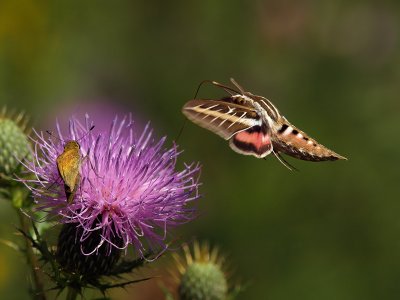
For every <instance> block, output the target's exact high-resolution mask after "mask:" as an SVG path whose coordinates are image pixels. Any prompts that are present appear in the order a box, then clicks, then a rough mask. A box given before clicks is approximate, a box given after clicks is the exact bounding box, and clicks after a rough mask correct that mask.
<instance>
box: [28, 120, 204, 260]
mask: <svg viewBox="0 0 400 300" xmlns="http://www.w3.org/2000/svg"><path fill="white" fill-rule="evenodd" d="M93 125H94V124H92V122H91V121H90V118H89V117H88V116H87V115H86V118H85V122H84V124H82V123H81V122H79V121H78V120H77V119H75V118H72V119H71V120H70V122H69V132H68V133H67V134H63V133H62V132H61V129H60V126H59V124H58V123H57V135H58V137H57V138H55V137H54V136H53V137H52V136H50V135H48V134H46V133H36V139H34V144H35V151H34V160H33V161H31V162H30V163H28V164H27V168H28V169H29V170H30V171H31V172H33V173H34V174H35V175H36V176H35V177H36V179H35V180H31V181H29V182H28V181H25V183H26V185H27V186H28V187H29V188H30V189H31V190H32V192H33V194H34V197H35V201H36V202H37V207H38V209H40V210H46V211H48V212H49V214H50V215H53V216H59V217H60V219H61V222H62V223H73V224H76V226H77V227H78V228H79V230H77V231H75V232H76V235H77V236H76V237H75V239H76V240H77V241H78V242H80V243H81V244H85V245H92V244H93V242H91V243H84V242H85V241H86V240H87V239H89V238H91V237H93V236H94V235H96V237H95V239H94V240H96V241H97V242H96V244H95V245H93V247H92V248H90V249H89V248H88V247H81V250H82V252H83V253H84V254H85V255H89V254H92V253H95V252H96V251H97V252H98V250H99V248H100V247H101V246H102V245H106V246H107V247H108V249H109V250H110V251H111V249H112V248H113V247H115V248H118V249H126V247H127V246H128V245H129V244H133V246H134V248H135V249H136V250H137V251H138V252H139V254H140V255H142V256H143V255H144V253H145V252H147V251H149V250H151V249H153V247H157V248H159V247H166V236H167V232H168V231H169V229H170V228H171V227H173V226H175V225H179V224H181V223H184V222H186V221H189V220H191V219H192V218H193V217H194V215H195V210H194V208H193V207H192V206H191V205H190V202H192V201H194V200H196V199H198V198H199V195H198V187H199V183H198V175H199V168H200V167H199V165H198V164H190V165H185V166H184V168H183V170H181V171H176V170H175V165H176V160H177V157H178V155H179V152H178V151H177V148H176V147H172V148H170V149H164V146H163V145H164V142H165V137H164V138H161V139H160V140H158V141H157V140H155V139H154V138H153V135H152V130H151V129H149V126H146V128H145V129H144V130H143V132H142V133H141V134H139V135H136V134H135V132H134V126H133V121H132V120H131V118H130V117H125V118H123V119H122V120H119V119H118V118H115V119H114V120H113V122H112V123H111V125H110V129H109V130H108V131H107V132H96V128H95V130H91V128H92V127H93ZM68 141H76V142H77V143H78V144H79V149H78V152H74V153H75V154H72V155H70V156H68V155H67V156H66V158H65V157H64V156H63V164H64V166H63V168H62V171H60V166H59V165H57V163H56V162H57V158H59V157H60V155H61V154H65V153H66V150H65V149H64V147H65V145H66V142H68ZM76 153H78V154H79V157H77V155H76ZM64 158H65V159H64ZM59 162H60V160H59ZM74 167H77V168H78V171H77V172H75V171H74V169H73V168H74ZM65 172H66V173H69V174H67V175H66V174H65ZM74 172H75V173H74ZM74 174H77V176H76V178H77V179H76V180H75V181H76V182H75V181H74V180H73V178H75V176H73V175H74ZM67 177H68V180H67V179H66V178H67ZM71 178H72V179H71ZM71 180H72V182H75V183H76V186H75V187H74V188H71V184H69V183H68V182H69V181H71ZM67 181H68V182H67ZM68 192H69V193H72V194H73V197H72V199H73V200H72V201H67V196H68Z"/></svg>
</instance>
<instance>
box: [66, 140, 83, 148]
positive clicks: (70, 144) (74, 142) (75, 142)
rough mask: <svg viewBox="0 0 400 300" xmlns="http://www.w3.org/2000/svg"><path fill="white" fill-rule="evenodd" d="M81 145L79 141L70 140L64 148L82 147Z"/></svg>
mask: <svg viewBox="0 0 400 300" xmlns="http://www.w3.org/2000/svg"><path fill="white" fill-rule="evenodd" d="M80 148H81V147H80V145H79V144H78V142H77V141H68V142H66V143H65V146H64V150H75V149H80Z"/></svg>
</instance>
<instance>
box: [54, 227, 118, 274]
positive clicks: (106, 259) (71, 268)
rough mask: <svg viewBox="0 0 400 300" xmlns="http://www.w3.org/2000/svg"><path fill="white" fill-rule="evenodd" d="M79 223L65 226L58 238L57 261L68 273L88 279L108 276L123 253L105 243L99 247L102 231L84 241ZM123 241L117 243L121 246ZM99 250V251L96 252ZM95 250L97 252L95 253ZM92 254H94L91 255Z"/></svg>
mask: <svg viewBox="0 0 400 300" xmlns="http://www.w3.org/2000/svg"><path fill="white" fill-rule="evenodd" d="M78 225H79V224H77V223H68V224H64V225H63V227H62V229H61V232H60V234H59V236H58V246H57V253H56V257H57V261H58V263H59V264H60V266H61V267H62V269H63V270H64V271H66V272H68V273H73V274H76V275H79V277H83V278H86V279H96V278H98V277H100V276H102V275H107V274H108V273H109V272H110V271H111V270H112V269H113V267H114V266H115V264H116V263H117V262H118V260H119V258H120V256H121V251H120V250H119V249H117V248H116V247H109V246H107V245H108V243H104V244H102V245H101V246H99V242H100V240H101V235H100V234H101V231H99V230H95V231H93V232H92V233H91V234H90V236H88V237H87V238H86V239H85V240H84V241H80V240H79V238H80V237H81V236H82V234H83V229H82V228H81V227H78ZM120 243H121V241H116V244H120ZM96 248H97V250H95V249H96ZM93 250H95V251H93ZM90 252H93V253H91V254H89V253H90Z"/></svg>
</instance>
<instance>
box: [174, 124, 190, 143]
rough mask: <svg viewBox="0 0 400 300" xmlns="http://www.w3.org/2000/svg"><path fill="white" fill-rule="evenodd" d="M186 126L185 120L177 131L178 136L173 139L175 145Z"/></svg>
mask: <svg viewBox="0 0 400 300" xmlns="http://www.w3.org/2000/svg"><path fill="white" fill-rule="evenodd" d="M186 124H187V119H185V120H184V121H183V124H182V126H181V129H180V130H179V133H178V136H177V137H176V138H175V142H176V143H178V140H179V138H180V137H181V135H182V132H183V129H184V128H185V126H186Z"/></svg>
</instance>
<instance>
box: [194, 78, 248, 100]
mask: <svg viewBox="0 0 400 300" xmlns="http://www.w3.org/2000/svg"><path fill="white" fill-rule="evenodd" d="M204 83H211V84H212V85H215V86H217V87H220V88H222V89H224V90H225V92H227V93H228V94H230V95H235V94H240V92H238V91H236V90H235V89H233V88H231V87H229V86H226V85H223V84H221V83H219V82H216V81H213V80H208V79H207V80H203V81H202V82H200V84H199V87H198V88H197V91H196V94H195V96H194V99H196V97H197V94H198V92H199V90H200V87H201V86H202V85H203V84H204Z"/></svg>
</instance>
